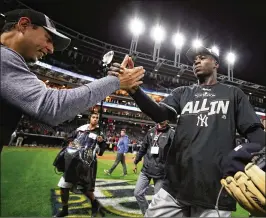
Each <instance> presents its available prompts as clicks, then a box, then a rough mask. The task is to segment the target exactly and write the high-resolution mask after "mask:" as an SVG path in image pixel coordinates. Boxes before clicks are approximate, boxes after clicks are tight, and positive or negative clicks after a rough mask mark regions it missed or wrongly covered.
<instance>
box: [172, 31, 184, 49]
mask: <svg viewBox="0 0 266 218" xmlns="http://www.w3.org/2000/svg"><path fill="white" fill-rule="evenodd" d="M184 42H185V37H184V35H183V34H181V33H176V34H174V35H173V43H174V45H175V47H176V48H182V46H183V45H184Z"/></svg>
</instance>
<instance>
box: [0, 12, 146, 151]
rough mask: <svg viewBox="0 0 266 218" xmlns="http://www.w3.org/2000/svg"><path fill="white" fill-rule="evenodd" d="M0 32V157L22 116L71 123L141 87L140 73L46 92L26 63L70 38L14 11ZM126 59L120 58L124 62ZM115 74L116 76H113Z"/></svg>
mask: <svg viewBox="0 0 266 218" xmlns="http://www.w3.org/2000/svg"><path fill="white" fill-rule="evenodd" d="M0 19H1V21H2V22H0V23H3V26H1V27H0V29H1V35H0V38H1V46H0V54H1V56H0V61H1V62H0V66H1V86H0V87H1V89H0V90H1V94H0V100H1V113H0V116H1V117H0V120H1V124H0V125H1V130H0V131H1V137H0V152H1V151H2V147H3V145H7V144H8V142H9V139H10V136H11V134H12V133H13V132H14V130H15V129H16V126H17V123H18V122H19V120H20V118H21V115H22V113H25V114H27V115H30V116H33V117H35V118H37V119H38V120H40V121H43V122H45V123H47V124H50V125H58V124H59V123H61V122H63V121H66V120H68V119H71V118H73V117H74V116H76V115H77V114H79V113H82V112H84V111H86V110H87V109H88V108H89V107H91V106H93V105H95V104H96V103H97V102H99V101H101V100H102V99H104V98H105V97H106V96H108V95H110V94H111V93H113V92H114V91H116V90H118V89H119V88H125V89H127V88H129V87H130V86H131V87H132V85H136V84H141V83H142V81H139V80H140V79H141V78H142V77H143V74H144V70H143V69H142V67H140V68H135V69H132V70H129V71H128V73H129V74H127V73H122V74H119V75H117V77H116V76H107V77H105V78H102V79H99V80H97V81H94V82H91V83H89V84H85V85H83V86H81V87H78V88H74V89H68V90H56V89H47V88H46V86H45V84H44V83H43V82H41V81H40V80H39V79H38V78H37V77H36V75H35V74H33V73H32V72H30V69H29V68H28V66H27V63H28V62H36V61H37V60H39V59H42V58H43V57H45V56H46V55H48V54H52V53H53V52H54V50H55V51H62V50H64V49H65V48H67V47H68V45H69V44H70V41H71V40H70V38H68V37H66V36H65V35H63V34H61V33H59V32H58V31H57V30H56V28H55V26H54V23H53V21H52V20H51V19H50V18H48V17H47V16H46V15H45V14H43V13H40V12H37V11H34V10H30V9H18V10H14V11H10V12H7V13H6V14H5V16H4V17H2V16H1V17H0ZM127 58H128V56H126V58H125V60H126V59H127ZM116 74H117V73H116Z"/></svg>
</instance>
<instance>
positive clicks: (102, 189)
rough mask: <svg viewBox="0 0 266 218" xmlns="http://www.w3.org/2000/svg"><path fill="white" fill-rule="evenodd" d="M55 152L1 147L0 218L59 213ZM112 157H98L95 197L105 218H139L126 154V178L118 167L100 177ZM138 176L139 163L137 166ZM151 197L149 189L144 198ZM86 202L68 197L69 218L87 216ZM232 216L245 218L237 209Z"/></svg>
mask: <svg viewBox="0 0 266 218" xmlns="http://www.w3.org/2000/svg"><path fill="white" fill-rule="evenodd" d="M58 151H59V149H52V148H36V147H34V148H28V147H22V148H14V147H11V148H9V147H4V149H3V152H2V155H1V210H0V211H1V216H2V217H51V216H53V215H54V214H55V213H56V212H57V211H58V210H60V206H61V204H60V203H61V200H60V195H59V189H58V187H57V183H58V181H59V179H60V177H61V175H58V174H56V173H55V171H54V167H53V166H52V163H53V161H54V158H55V157H56V155H57V153H58ZM115 156H116V154H115V153H113V152H105V154H104V156H102V157H99V162H98V176H97V183H96V190H95V195H96V197H97V199H98V200H99V202H100V203H101V204H102V205H103V208H104V211H105V213H106V217H111V216H120V217H121V216H122V217H141V216H142V215H141V213H140V210H139V208H138V205H137V202H136V200H135V197H134V195H133V192H134V185H135V183H136V181H137V177H138V174H134V173H133V171H132V169H133V160H132V154H128V155H127V168H128V175H127V176H125V177H123V176H122V166H121V164H120V165H118V167H117V168H116V169H115V171H114V172H113V174H112V175H111V176H108V175H105V174H104V172H103V171H104V169H109V168H110V167H111V165H112V164H113V162H114V160H115ZM138 167H139V168H138V173H139V170H140V168H141V164H139V166H138ZM151 198H152V186H151V188H150V189H149V191H148V193H147V199H148V200H151ZM90 208H91V205H90V202H89V201H88V200H87V199H86V198H85V197H84V196H83V195H79V194H72V193H71V195H70V200H69V217H81V216H83V217H84V216H89V215H90V213H91V209H90ZM233 216H234V217H248V213H247V212H246V211H245V210H243V209H242V208H241V207H238V209H237V211H236V212H234V213H233Z"/></svg>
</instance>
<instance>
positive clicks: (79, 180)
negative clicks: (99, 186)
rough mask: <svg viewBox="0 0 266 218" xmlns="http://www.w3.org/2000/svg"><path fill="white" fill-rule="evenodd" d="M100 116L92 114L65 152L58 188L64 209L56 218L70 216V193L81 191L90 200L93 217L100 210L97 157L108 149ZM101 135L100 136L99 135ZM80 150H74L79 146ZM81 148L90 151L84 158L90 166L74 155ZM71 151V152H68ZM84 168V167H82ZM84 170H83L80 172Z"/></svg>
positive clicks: (75, 132)
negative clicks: (100, 125) (97, 192)
mask: <svg viewBox="0 0 266 218" xmlns="http://www.w3.org/2000/svg"><path fill="white" fill-rule="evenodd" d="M98 121H99V114H98V113H92V114H91V116H90V123H89V124H86V125H83V126H81V127H79V128H77V130H75V131H74V133H73V134H72V136H71V137H70V139H72V140H71V142H70V145H69V148H70V149H69V150H68V149H67V150H65V149H64V151H65V155H64V159H65V160H64V162H65V166H66V167H65V169H64V176H62V177H61V179H60V180H59V183H58V186H59V187H60V191H61V193H60V194H61V200H62V205H63V208H62V210H61V211H59V212H58V213H57V214H56V215H55V217H64V216H67V215H68V200H69V191H70V190H71V191H74V190H77V189H80V190H81V191H82V193H83V194H85V195H86V196H87V197H88V198H89V199H90V200H91V205H92V217H95V216H96V215H97V212H98V211H99V210H100V208H99V203H98V201H97V200H96V199H95V196H94V188H95V181H96V174H97V157H96V153H98V155H99V156H102V155H103V153H104V150H105V148H106V142H105V141H104V139H103V133H101V132H100V130H99V126H98ZM99 133H100V134H99ZM77 144H78V147H79V148H78V149H77V150H75V149H72V148H73V147H75V146H77ZM80 148H85V149H86V150H87V151H88V154H89V155H88V157H86V158H84V159H85V160H87V161H88V160H89V164H90V165H89V166H88V165H87V164H83V163H82V160H80V159H79V158H80V155H73V154H72V153H73V152H74V151H76V152H75V153H76V154H78V153H79V149H80ZM68 151H70V152H68ZM81 166H82V167H81ZM81 168H82V170H80V169H81Z"/></svg>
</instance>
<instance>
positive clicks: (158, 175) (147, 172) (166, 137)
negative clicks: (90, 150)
mask: <svg viewBox="0 0 266 218" xmlns="http://www.w3.org/2000/svg"><path fill="white" fill-rule="evenodd" d="M174 133H175V131H174V130H173V129H172V128H171V127H170V126H169V124H168V120H166V121H163V122H161V123H158V124H156V126H155V127H153V128H152V129H150V130H149V131H148V132H147V134H146V136H145V137H144V140H143V144H142V146H141V147H140V150H139V152H138V153H137V155H136V158H135V160H134V164H135V168H134V172H137V164H138V163H139V161H141V159H142V157H144V163H143V167H142V169H141V172H140V174H139V177H138V181H137V183H136V187H135V190H134V196H135V198H136V200H137V202H138V204H139V207H140V209H141V212H142V214H143V215H144V214H145V212H146V210H147V209H148V206H149V204H148V201H147V200H146V198H145V194H146V192H147V190H148V187H149V184H150V181H151V180H153V182H154V194H156V193H157V192H158V191H159V190H160V188H161V187H162V184H163V178H164V177H165V169H164V164H165V161H166V157H167V153H168V150H169V147H170V146H171V144H172V141H173V138H174Z"/></svg>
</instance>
